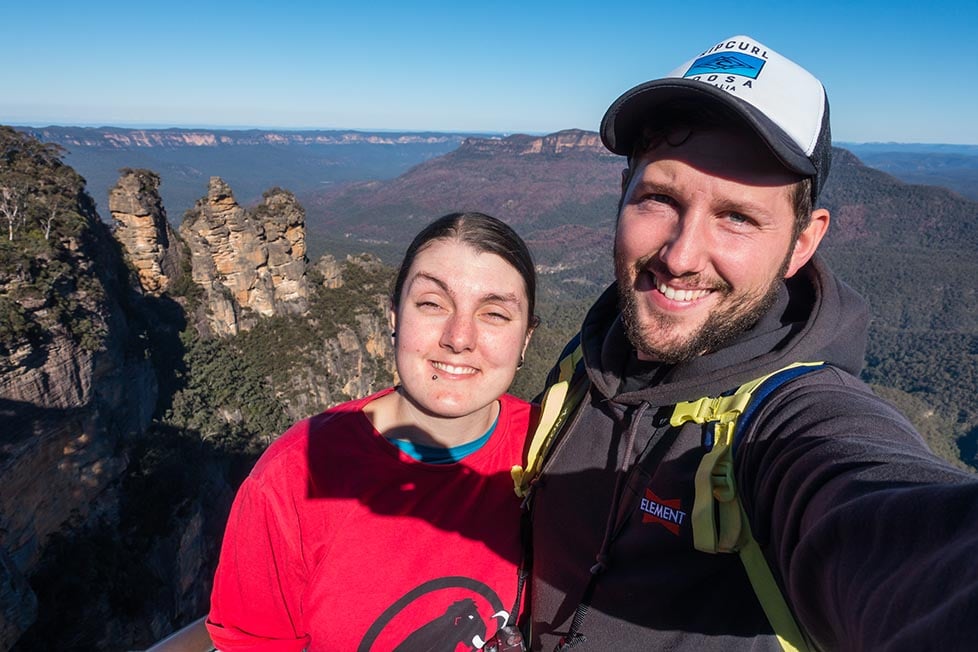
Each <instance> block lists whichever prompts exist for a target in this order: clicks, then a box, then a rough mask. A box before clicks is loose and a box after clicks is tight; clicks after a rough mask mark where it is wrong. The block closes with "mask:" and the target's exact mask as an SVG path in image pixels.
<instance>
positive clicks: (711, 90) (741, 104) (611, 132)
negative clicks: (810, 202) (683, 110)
mask: <svg viewBox="0 0 978 652" xmlns="http://www.w3.org/2000/svg"><path fill="white" fill-rule="evenodd" d="M680 99H696V100H698V101H702V100H704V99H705V100H708V101H715V102H718V103H719V104H721V105H723V106H725V107H727V108H729V109H732V110H733V112H734V114H736V115H737V116H739V117H740V118H741V119H742V120H743V121H744V123H745V124H746V125H747V126H749V127H750V128H751V129H752V130H753V131H754V132H755V133H756V134H757V135H758V137H760V139H761V140H762V141H764V143H765V144H766V145H767V146H768V147H769V148H770V150H771V152H772V153H773V154H774V155H775V156H776V157H777V158H778V160H779V161H781V163H782V164H784V166H785V167H786V168H788V169H789V170H791V171H793V172H797V173H798V174H801V175H803V176H814V175H815V174H816V169H815V165H814V164H813V163H812V161H811V160H809V158H808V156H807V155H806V154H805V153H804V152H803V151H802V150H801V148H800V147H799V146H798V145H797V144H796V143H795V142H794V140H792V139H791V137H790V136H789V135H788V134H787V133H785V131H784V130H783V129H781V127H779V126H778V125H776V124H775V123H774V122H772V121H771V120H770V119H768V117H767V116H765V115H764V114H763V113H761V112H760V111H759V110H758V109H756V108H755V107H754V106H752V105H751V104H748V103H747V102H745V101H743V100H741V99H740V98H738V97H737V96H735V95H732V94H731V93H728V92H726V91H724V90H721V89H719V88H717V87H715V86H713V85H711V84H708V83H706V82H701V81H697V80H695V79H681V78H671V77H670V78H666V79H656V80H653V81H649V82H646V83H644V84H640V85H639V86H636V87H634V88H632V89H630V90H628V91H626V92H625V93H624V94H623V95H622V96H621V97H619V98H618V99H617V100H615V101H614V103H612V105H611V106H610V107H609V108H608V111H607V112H606V113H605V114H604V118H603V119H602V120H601V140H602V142H604V145H605V147H607V148H608V149H609V150H611V151H612V152H614V153H615V154H620V155H622V156H630V155H631V154H632V150H633V148H634V147H635V143H636V142H637V141H638V139H639V138H641V136H642V130H643V128H644V127H645V126H646V125H654V124H655V114H656V110H657V109H659V108H660V107H662V106H663V105H664V104H666V103H669V102H672V101H674V100H680Z"/></svg>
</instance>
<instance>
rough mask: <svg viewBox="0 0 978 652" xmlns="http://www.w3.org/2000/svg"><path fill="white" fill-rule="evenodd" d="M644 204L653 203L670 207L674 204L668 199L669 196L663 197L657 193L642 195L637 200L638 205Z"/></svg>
mask: <svg viewBox="0 0 978 652" xmlns="http://www.w3.org/2000/svg"><path fill="white" fill-rule="evenodd" d="M645 202H649V203H654V204H669V205H672V204H673V203H674V202H673V199H672V197H670V196H669V195H663V194H661V193H657V192H650V193H648V194H646V195H642V197H640V198H639V203H645Z"/></svg>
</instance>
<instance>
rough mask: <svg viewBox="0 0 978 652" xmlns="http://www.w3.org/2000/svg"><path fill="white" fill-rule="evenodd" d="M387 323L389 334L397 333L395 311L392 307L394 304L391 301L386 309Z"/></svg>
mask: <svg viewBox="0 0 978 652" xmlns="http://www.w3.org/2000/svg"><path fill="white" fill-rule="evenodd" d="M387 323H389V324H390V326H391V333H396V332H397V309H396V308H395V307H394V302H393V301H391V303H390V305H389V306H388V308H387Z"/></svg>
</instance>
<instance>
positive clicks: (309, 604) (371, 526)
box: [207, 390, 530, 651]
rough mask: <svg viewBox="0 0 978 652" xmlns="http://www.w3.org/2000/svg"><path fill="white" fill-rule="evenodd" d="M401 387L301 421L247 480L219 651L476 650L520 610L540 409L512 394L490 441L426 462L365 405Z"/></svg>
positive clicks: (226, 570)
mask: <svg viewBox="0 0 978 652" xmlns="http://www.w3.org/2000/svg"><path fill="white" fill-rule="evenodd" d="M390 391H391V390H385V391H384V392H381V393H379V394H375V395H374V396H370V397H368V398H365V399H361V400H358V401H351V402H349V403H345V404H343V405H340V406H338V407H335V408H333V409H331V410H328V411H326V412H324V413H322V414H320V415H318V416H315V417H312V418H311V419H307V420H305V421H301V422H299V423H297V424H296V425H294V426H292V427H291V428H290V429H289V430H288V431H287V432H286V433H285V434H283V435H282V436H281V437H280V438H279V439H277V440H276V441H275V442H273V443H272V445H271V446H269V448H268V450H267V451H265V453H264V454H263V455H262V457H261V459H260V460H259V461H258V463H257V464H256V465H255V468H254V470H253V471H252V472H251V475H250V476H249V477H248V479H247V480H245V482H244V483H243V484H242V485H241V489H240V490H239V492H238V495H237V497H236V498H235V501H234V505H233V507H232V509H231V515H230V518H229V520H228V525H227V530H226V531H225V534H224V542H223V546H222V550H221V558H220V563H219V565H218V569H217V575H216V577H215V579H214V590H213V593H212V596H211V612H210V615H209V616H208V623H207V629H208V631H209V632H210V635H211V638H212V639H213V641H214V643H215V644H216V645H217V647H218V648H219V649H222V650H244V649H258V648H260V649H263V650H290V651H292V650H295V651H298V650H302V649H306V648H308V649H309V650H363V651H366V650H385V651H386V650H395V649H397V648H398V646H400V645H403V646H404V647H403V648H402V649H404V650H413V649H429V648H430V647H431V645H437V647H438V648H439V649H446V650H447V649H453V650H473V649H477V648H478V647H479V646H481V644H482V642H483V641H484V640H485V639H486V638H488V637H489V636H491V635H492V634H493V633H494V632H495V631H496V629H497V628H498V627H499V626H500V625H501V623H502V622H503V621H504V620H505V618H506V617H507V615H508V611H509V610H510V609H511V608H512V606H513V602H514V600H515V598H516V566H517V564H518V562H519V557H520V541H519V519H520V511H519V499H518V498H517V497H516V494H515V493H514V492H513V481H512V479H511V477H510V469H511V468H512V466H513V465H515V464H520V463H521V459H522V451H523V444H524V440H525V437H526V432H527V427H528V425H529V419H530V406H529V405H528V404H527V403H525V402H523V401H520V400H518V399H516V398H514V397H512V396H508V395H506V396H503V397H501V398H500V406H501V409H500V413H499V421H498V423H497V425H496V428H495V431H494V432H493V433H492V435H491V437H490V438H489V441H488V442H486V444H485V445H484V446H483V447H482V448H480V449H479V450H477V451H475V452H474V453H472V454H470V455H468V456H467V457H465V458H464V459H463V460H461V461H460V462H457V463H454V464H425V463H423V462H419V461H417V460H414V459H412V458H410V457H409V456H407V455H405V454H404V453H402V452H400V451H399V450H397V448H396V447H394V446H393V445H392V444H390V443H389V442H388V441H387V440H386V439H384V438H383V437H382V436H381V435H380V434H379V433H377V431H376V430H374V429H373V426H372V425H371V424H370V421H369V420H368V419H367V418H366V416H365V415H364V414H363V411H362V408H363V406H364V405H366V404H367V403H368V402H370V401H371V400H373V399H375V398H377V397H379V396H382V395H383V394H386V393H388V392H390ZM429 641H430V644H429ZM451 642H457V644H456V645H455V647H449V646H450V644H451Z"/></svg>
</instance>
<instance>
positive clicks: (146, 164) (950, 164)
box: [18, 126, 978, 226]
mask: <svg viewBox="0 0 978 652" xmlns="http://www.w3.org/2000/svg"><path fill="white" fill-rule="evenodd" d="M18 130H19V131H24V132H26V133H29V134H31V135H32V136H33V137H35V138H37V139H39V140H41V141H43V142H50V143H56V144H58V145H61V146H62V147H64V148H65V149H66V150H67V153H66V156H65V158H64V160H65V162H66V163H68V164H69V165H71V166H72V167H74V168H75V169H76V170H78V171H79V173H81V174H82V176H84V177H85V178H86V180H87V182H88V189H89V192H90V194H91V195H92V197H93V198H94V199H95V201H96V203H97V205H98V206H99V207H100V212H101V213H102V214H103V216H105V214H106V213H107V211H106V210H105V209H106V206H107V201H108V191H109V189H110V188H111V187H112V186H113V185H115V182H116V181H117V180H118V177H119V169H120V168H146V169H150V170H153V171H154V172H156V173H157V174H159V175H160V178H161V180H162V185H161V188H160V193H161V195H162V197H163V200H164V203H165V204H166V207H167V211H168V214H169V219H170V221H171V222H172V223H173V224H174V225H175V226H176V225H179V223H180V221H181V220H182V218H183V214H184V212H185V211H186V210H188V209H189V208H191V207H193V205H194V202H195V201H196V200H197V199H199V198H200V197H202V196H204V195H205V194H206V193H207V186H208V182H209V179H210V177H212V176H220V177H221V178H222V179H224V180H225V181H227V182H228V183H229V184H230V185H231V186H232V187H233V188H235V191H236V192H237V194H238V200H239V201H241V202H242V203H243V204H254V203H257V202H258V201H259V200H260V199H261V193H262V192H263V191H264V190H266V189H268V188H269V187H272V186H280V187H282V188H285V189H287V190H291V191H292V192H294V193H295V194H296V195H304V194H306V193H315V192H316V191H319V190H329V189H331V188H333V187H334V186H337V185H342V184H345V183H349V182H356V181H366V180H383V179H391V178H394V177H396V176H398V175H400V174H403V173H404V172H406V171H407V170H409V169H410V168H411V167H413V166H414V165H417V164H419V163H423V162H424V161H427V160H429V159H432V158H434V157H437V156H441V155H443V154H447V153H448V152H451V151H453V150H454V149H456V148H457V147H459V146H460V145H461V144H462V143H463V142H464V141H465V140H466V138H483V139H492V138H493V136H492V135H491V134H479V133H470V134H460V133H439V132H417V133H416V132H363V131H351V130H334V131H319V130H309V131H290V130H278V131H274V130H221V129H128V128H116V127H97V128H93V127H58V126H51V127H42V128H27V127H22V128H18ZM582 133H583V132H582ZM519 138H526V139H531V140H532V139H534V138H535V137H532V136H521V137H519ZM840 145H841V146H842V147H844V148H846V149H848V150H849V151H851V152H853V153H854V154H856V155H857V156H858V157H859V158H860V160H862V161H863V163H865V164H866V165H869V166H870V167H875V168H878V169H880V170H883V171H884V172H887V173H889V174H892V175H893V176H895V177H897V178H899V179H901V180H903V181H906V182H908V183H916V184H926V185H937V186H944V187H946V188H949V189H951V190H954V191H955V192H957V193H958V194H960V195H962V196H963V197H968V198H970V199H974V200H978V145H929V144H902V143H841V144H840ZM598 147H600V145H598Z"/></svg>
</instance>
